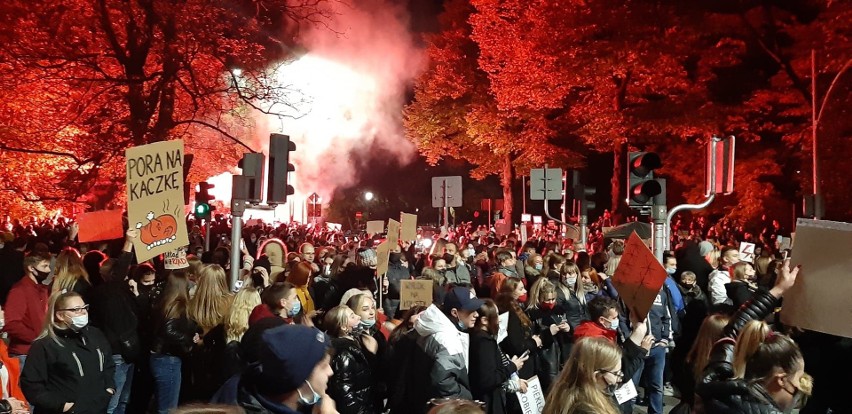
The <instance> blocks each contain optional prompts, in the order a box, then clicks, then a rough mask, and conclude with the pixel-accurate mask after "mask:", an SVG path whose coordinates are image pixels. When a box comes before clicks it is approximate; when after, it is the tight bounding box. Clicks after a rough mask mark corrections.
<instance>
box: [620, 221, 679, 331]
mask: <svg viewBox="0 0 852 414" xmlns="http://www.w3.org/2000/svg"><path fill="white" fill-rule="evenodd" d="M665 281H666V269H665V268H663V265H661V264H660V262H658V261H657V258H656V257H654V254H653V253H651V251H650V250H648V246H645V243H644V242H642V239H640V238H639V236H638V235H637V234H636V232H633V233H632V234H631V235H630V238H628V239H627V243H626V244H625V246H624V254H623V255H622V256H621V263H619V264H618V267H617V268H616V269H615V274H614V275H613V276H612V284H613V285H614V286H615V288H616V289H617V290H618V295H619V296H620V297H621V299H622V300H623V301H624V304H625V305H627V309H629V310H630V313H632V314H633V315H636V317H637V318H638V319H639V320H642V319H644V318H645V317H646V316H647V315H648V312H649V311H650V310H651V306H653V304H654V300H655V299H656V298H657V295H658V294H660V289H662V287H663V283H665Z"/></svg>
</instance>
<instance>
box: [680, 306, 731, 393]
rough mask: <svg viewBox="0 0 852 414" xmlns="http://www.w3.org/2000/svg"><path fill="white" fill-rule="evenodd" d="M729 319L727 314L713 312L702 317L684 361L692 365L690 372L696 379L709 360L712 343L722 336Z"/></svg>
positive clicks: (698, 378) (699, 376) (699, 377)
mask: <svg viewBox="0 0 852 414" xmlns="http://www.w3.org/2000/svg"><path fill="white" fill-rule="evenodd" d="M729 320H730V318H729V317H728V315H723V314H714V315H709V316H707V317H706V318H704V322H701V328H700V329H699V330H698V336H697V337H696V338H695V343H693V344H692V348H691V349H690V350H689V353H688V354H687V355H686V363H687V364H689V365H691V366H692V374H693V377H694V378H695V380H696V381H697V380H700V379H701V375H702V374H703V372H704V368H705V367H707V363H708V362H709V361H710V351H711V350H712V349H713V344H715V343H716V341H718V340H719V339H720V338H722V334H723V333H724V330H725V326H726V325H728V321H729Z"/></svg>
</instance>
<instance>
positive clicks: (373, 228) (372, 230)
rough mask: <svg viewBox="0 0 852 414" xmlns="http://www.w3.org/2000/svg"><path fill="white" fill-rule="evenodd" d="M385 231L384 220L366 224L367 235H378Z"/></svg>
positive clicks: (371, 221)
mask: <svg viewBox="0 0 852 414" xmlns="http://www.w3.org/2000/svg"><path fill="white" fill-rule="evenodd" d="M384 231H385V221H384V220H370V221H368V222H367V234H379V233H384Z"/></svg>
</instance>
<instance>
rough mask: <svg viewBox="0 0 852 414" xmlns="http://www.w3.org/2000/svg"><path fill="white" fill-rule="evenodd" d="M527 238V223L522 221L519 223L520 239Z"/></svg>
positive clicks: (524, 239)
mask: <svg viewBox="0 0 852 414" xmlns="http://www.w3.org/2000/svg"><path fill="white" fill-rule="evenodd" d="M527 240H529V236H528V234H527V225H526V223H524V224H522V225H521V241H522V242H525V241H527Z"/></svg>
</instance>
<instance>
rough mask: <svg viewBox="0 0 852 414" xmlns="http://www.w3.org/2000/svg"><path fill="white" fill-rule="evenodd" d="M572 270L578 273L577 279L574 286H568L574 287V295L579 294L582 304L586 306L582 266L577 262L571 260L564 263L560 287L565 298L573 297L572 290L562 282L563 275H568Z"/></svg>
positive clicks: (578, 297) (560, 274)
mask: <svg viewBox="0 0 852 414" xmlns="http://www.w3.org/2000/svg"><path fill="white" fill-rule="evenodd" d="M570 271H573V272H574V273H575V274H576V275H577V280H576V281H575V282H574V286H567V288H568V289H573V290H574V295H576V296H577V300H579V301H580V304H582V305H583V306H586V290H585V289H583V278H582V277H581V275H580V268H579V267H578V266H577V263H574V262H573V261H571V260H569V261H566V262H565V263H563V264H562V268H561V269H559V289H561V290H562V293H564V294H565V300H568V298H570V297H571V295H570V293H571V292H569V291H566V290H567V289H566V285H565V284H564V283H562V276H564V275H567V274H568V272H570Z"/></svg>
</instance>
